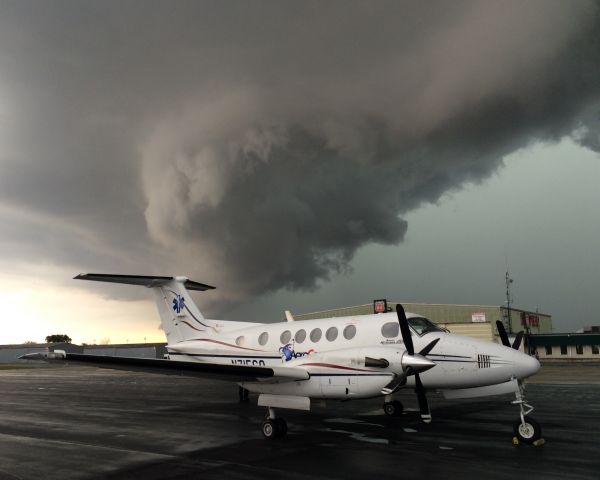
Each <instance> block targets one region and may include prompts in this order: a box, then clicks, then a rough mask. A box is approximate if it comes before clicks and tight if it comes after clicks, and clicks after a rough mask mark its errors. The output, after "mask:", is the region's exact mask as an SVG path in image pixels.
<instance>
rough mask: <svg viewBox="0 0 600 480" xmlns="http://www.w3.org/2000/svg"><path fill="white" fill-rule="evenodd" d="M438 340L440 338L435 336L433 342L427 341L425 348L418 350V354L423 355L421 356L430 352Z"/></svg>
mask: <svg viewBox="0 0 600 480" xmlns="http://www.w3.org/2000/svg"><path fill="white" fill-rule="evenodd" d="M439 341H440V339H439V338H436V339H435V340H434V341H433V342H429V344H427V345H426V346H425V348H424V349H423V350H421V351H420V352H419V355H423V356H425V355H427V354H428V353H429V352H431V351H432V350H433V347H435V346H436V344H437V343H438V342H439Z"/></svg>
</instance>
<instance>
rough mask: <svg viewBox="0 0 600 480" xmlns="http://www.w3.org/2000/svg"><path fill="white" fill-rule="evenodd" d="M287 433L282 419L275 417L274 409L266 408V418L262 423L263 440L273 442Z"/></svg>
mask: <svg viewBox="0 0 600 480" xmlns="http://www.w3.org/2000/svg"><path fill="white" fill-rule="evenodd" d="M286 433H287V423H286V421H285V420H284V419H283V418H280V417H275V409H274V408H271V407H268V408H267V416H266V418H265V421H264V422H263V423H262V434H263V435H264V437H265V438H267V439H269V440H273V439H275V438H281V437H284V436H285V434H286Z"/></svg>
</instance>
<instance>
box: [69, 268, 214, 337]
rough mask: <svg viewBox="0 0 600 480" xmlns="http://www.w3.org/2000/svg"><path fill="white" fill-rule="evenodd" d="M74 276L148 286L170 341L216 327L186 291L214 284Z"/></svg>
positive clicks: (207, 332)
mask: <svg viewBox="0 0 600 480" xmlns="http://www.w3.org/2000/svg"><path fill="white" fill-rule="evenodd" d="M75 278H76V279H78V280H93V281H97V282H110V283H122V284H127V285H139V286H143V287H147V288H151V289H152V291H153V292H154V299H155V300H156V307H157V308H158V314H159V315H160V321H161V325H162V328H163V330H164V331H165V334H166V336H167V342H168V343H170V344H172V343H178V342H182V341H185V340H191V339H194V338H200V337H206V336H210V335H212V334H213V333H215V331H216V329H215V325H214V322H212V321H210V320H206V319H205V318H204V316H203V315H202V313H201V312H200V310H199V309H198V307H197V306H196V304H195V303H194V301H193V300H192V297H191V295H190V292H189V290H199V291H204V290H211V289H214V288H215V287H211V286H210V285H205V284H203V283H199V282H194V281H192V280H189V279H188V278H186V277H155V276H140V275H111V274H103V273H88V274H82V275H77V276H76V277H75Z"/></svg>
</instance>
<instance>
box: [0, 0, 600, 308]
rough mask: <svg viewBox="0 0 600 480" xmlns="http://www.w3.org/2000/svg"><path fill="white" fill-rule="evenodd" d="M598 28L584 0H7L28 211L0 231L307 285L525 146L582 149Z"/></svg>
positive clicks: (142, 265) (4, 181)
mask: <svg viewBox="0 0 600 480" xmlns="http://www.w3.org/2000/svg"><path fill="white" fill-rule="evenodd" d="M599 29H600V20H599V17H598V7H597V4H596V3H594V2H586V1H576V2H558V1H557V2H552V1H540V2H535V1H530V2H480V1H473V2H467V1H463V2H408V3H406V2H390V3H387V2H368V3H367V2H359V3H356V4H351V3H348V2H341V3H336V2H189V3H187V2H156V3H154V2H147V1H146V2H116V3H111V2H80V1H78V2H65V1H62V2H45V3H39V2H15V3H10V2H9V3H6V2H5V3H4V4H3V5H2V6H1V7H0V141H1V144H0V145H2V147H1V148H0V165H1V168H2V172H3V173H2V175H1V176H0V198H1V199H2V201H3V203H4V204H5V205H8V207H6V208H5V210H4V212H5V213H4V215H8V213H6V212H8V211H10V213H11V214H12V215H13V216H14V215H15V212H18V211H19V209H22V210H23V211H25V212H36V215H37V216H35V218H36V219H37V220H36V222H37V224H36V222H33V223H32V222H29V221H25V220H22V221H20V222H18V223H13V224H12V228H11V229H10V231H9V233H3V235H2V237H3V242H4V243H5V244H7V243H8V242H10V245H11V248H12V249H13V250H12V251H13V252H15V257H19V252H21V254H22V255H23V256H27V258H29V259H31V258H34V259H35V258H36V257H37V258H43V259H45V260H47V261H56V262H61V263H62V262H67V263H69V264H71V265H73V266H74V268H75V267H77V268H78V269H88V268H93V267H94V268H103V269H105V270H106V269H107V268H113V269H114V268H117V269H119V271H124V269H126V268H133V269H134V270H135V272H127V273H142V272H150V271H153V272H156V273H165V272H166V271H167V272H185V273H187V274H188V275H190V276H196V277H198V279H199V280H201V281H207V282H214V283H216V284H217V285H219V287H220V290H221V292H222V295H223V298H226V299H227V300H229V301H236V300H240V299H244V298H245V297H247V296H248V295H255V294H262V293H265V292H269V291H273V290H276V289H278V288H281V287H287V288H313V287H314V286H315V285H317V283H318V281H319V280H323V279H327V278H329V276H330V275H331V274H332V273H333V272H338V271H343V270H345V269H347V268H348V267H349V265H350V261H351V260H352V258H353V255H354V253H355V252H356V250H357V249H358V248H359V247H361V246H363V245H366V244H369V243H373V242H375V243H383V244H396V243H398V242H401V241H402V239H403V238H404V235H405V232H406V229H407V224H406V222H405V221H404V220H403V219H402V215H403V214H404V213H406V212H408V211H410V210H411V209H414V208H415V207H417V206H419V205H421V204H422V203H424V202H435V201H437V200H438V199H439V198H440V196H441V195H442V194H443V193H444V192H446V191H448V190H451V189H457V188H460V186H461V185H462V184H463V183H464V182H465V181H478V180H480V179H483V178H485V177H487V176H489V175H490V173H492V172H494V171H495V170H496V169H497V168H499V167H500V166H501V164H502V157H503V156H504V155H506V154H508V153H510V152H512V151H514V150H516V149H518V148H521V147H524V146H526V145H527V144H529V143H530V142H533V141H539V140H542V141H553V140H557V139H559V138H561V137H563V136H565V135H573V136H575V137H576V138H577V139H578V140H579V141H580V142H582V143H583V144H585V145H588V146H590V147H593V148H596V147H597V143H596V144H594V139H595V141H596V142H597V131H598V110H597V109H596V108H595V106H596V105H598V102H599V100H600V98H599V97H600V75H599V69H598V58H599V56H598V55H599V53H600V48H599V43H598V38H599ZM594 132H596V133H594ZM594 135H595V136H594ZM27 218H29V217H27ZM44 219H46V222H47V223H48V227H49V228H46V229H45V230H44V235H45V236H46V237H48V236H50V237H51V238H52V239H53V241H50V240H49V239H46V241H45V242H44V244H45V245H46V246H47V248H39V249H36V247H35V246H32V245H31V244H32V243H34V242H30V241H25V239H31V238H32V237H35V235H36V231H39V229H40V228H43V224H44ZM53 219H60V222H58V225H57V222H56V221H55V220H53ZM61 225H64V226H65V227H64V228H63V227H61ZM73 226H76V229H75V231H76V232H79V233H80V234H81V235H78V234H73V228H75V227H73ZM50 227H51V228H50ZM71 227H73V228H71ZM82 236H83V237H86V236H87V238H93V242H87V243H85V242H83V241H82ZM19 245H20V246H19ZM34 245H35V243H34ZM123 252H128V254H127V255H123ZM102 259H104V260H102Z"/></svg>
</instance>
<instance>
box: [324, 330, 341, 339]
mask: <svg viewBox="0 0 600 480" xmlns="http://www.w3.org/2000/svg"><path fill="white" fill-rule="evenodd" d="M337 336H338V329H337V328H336V327H329V328H328V329H327V332H326V333H325V338H327V340H329V341H330V342H333V341H334V340H335V339H336V338H337Z"/></svg>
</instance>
